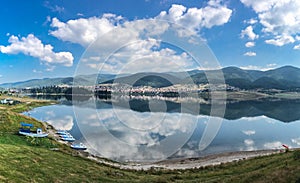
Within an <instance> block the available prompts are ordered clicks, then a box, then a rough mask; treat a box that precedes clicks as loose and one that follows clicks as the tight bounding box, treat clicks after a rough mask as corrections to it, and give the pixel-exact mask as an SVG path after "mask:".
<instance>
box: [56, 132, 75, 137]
mask: <svg viewBox="0 0 300 183" xmlns="http://www.w3.org/2000/svg"><path fill="white" fill-rule="evenodd" d="M59 136H60V137H61V138H73V136H72V135H71V134H69V133H68V134H65V135H59Z"/></svg>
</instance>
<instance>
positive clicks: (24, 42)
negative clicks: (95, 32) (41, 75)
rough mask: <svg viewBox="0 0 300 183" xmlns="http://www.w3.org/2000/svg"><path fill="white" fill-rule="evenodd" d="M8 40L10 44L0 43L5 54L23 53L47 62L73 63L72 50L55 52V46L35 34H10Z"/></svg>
mask: <svg viewBox="0 0 300 183" xmlns="http://www.w3.org/2000/svg"><path fill="white" fill-rule="evenodd" d="M8 42H9V43H10V45H8V46H3V45H0V52H2V53H5V54H18V53H23V54H25V55H29V56H32V57H35V58H38V59H39V60H41V61H43V62H45V63H46V64H63V65H65V66H72V65H73V60H74V58H73V55H72V54H71V53H70V52H54V51H53V46H51V45H50V44H46V45H44V44H43V43H42V41H41V40H39V39H38V38H37V37H35V36H34V35H33V34H29V35H28V36H27V37H22V38H20V39H19V37H17V36H14V35H12V36H10V38H9V40H8Z"/></svg>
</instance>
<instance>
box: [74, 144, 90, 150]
mask: <svg viewBox="0 0 300 183" xmlns="http://www.w3.org/2000/svg"><path fill="white" fill-rule="evenodd" d="M71 148H72V149H75V150H86V149H87V147H86V146H85V145H84V144H83V143H79V144H72V145H71Z"/></svg>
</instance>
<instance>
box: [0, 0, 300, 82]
mask: <svg viewBox="0 0 300 183" xmlns="http://www.w3.org/2000/svg"><path fill="white" fill-rule="evenodd" d="M299 10H300V2H299V1H297V0H285V1H282V0H269V1H260V0H234V1H233V0H232V1H229V0H224V1H222V0H209V1H201V0H189V1H186V0H172V1H171V0H126V1H124V0H110V1H104V0H97V1H96V0H87V1H82V0H72V1H67V0H53V1H38V0H33V1H30V3H29V2H28V1H19V0H10V1H2V2H1V6H0V21H1V28H0V62H1V65H0V68H1V71H0V76H1V77H0V83H4V82H12V81H23V80H27V79H33V78H45V77H63V76H72V75H74V73H75V71H76V68H77V67H78V65H80V64H79V63H81V65H85V66H86V68H88V67H91V68H93V69H94V70H85V71H84V72H83V73H92V72H97V71H98V72H99V67H100V65H101V64H102V65H101V70H100V71H101V72H102V71H103V72H105V73H109V72H117V73H118V72H120V70H121V69H122V68H123V69H124V68H126V67H125V66H127V69H128V68H129V66H130V69H128V70H127V72H140V71H147V70H145V68H146V67H147V68H150V67H152V69H149V70H150V71H168V70H167V69H161V68H169V69H170V70H172V69H173V70H176V67H172V65H170V63H171V64H172V63H173V61H174V62H176V64H178V67H182V68H184V69H191V68H192V66H191V64H189V65H188V64H186V63H185V61H186V60H189V59H190V58H189V57H188V56H186V55H185V54H183V53H182V51H179V50H175V51H171V50H170V49H167V48H165V47H164V46H163V45H162V44H161V43H160V42H159V36H158V35H161V34H162V32H165V31H166V30H168V29H170V25H169V24H168V25H167V24H164V23H162V22H161V21H168V22H172V23H176V24H178V25H180V26H182V27H184V28H186V29H187V30H189V34H187V33H183V35H181V37H182V36H183V37H192V36H196V37H198V38H199V39H201V40H203V41H205V43H206V44H207V45H208V46H209V48H210V49H211V51H212V52H213V54H214V55H215V57H216V58H217V60H218V62H219V64H220V66H222V67H226V66H238V67H241V68H244V69H259V70H266V69H272V68H277V67H280V66H283V65H292V66H296V67H300V11H299ZM141 27H143V28H141ZM113 29H119V31H121V32H119V31H115V33H114V34H109V33H108V32H110V31H112V30H113ZM145 30H146V31H148V33H150V32H151V33H153V32H155V31H158V32H157V33H155V34H156V35H154V36H153V37H151V36H152V34H151V36H148V37H147V40H146V41H145V40H143V39H142V38H141V31H145ZM129 33H132V34H129ZM181 33H182V32H181ZM178 34H179V31H178ZM103 35H106V36H111V37H105V36H104V37H103ZM101 36H102V37H101ZM126 36H127V37H126ZM179 37H180V36H179ZM96 40H98V42H99V43H101V44H102V45H96V44H94V45H92V46H90V44H92V43H95V41H96ZM119 40H120V42H118V41H119ZM132 41H133V42H134V41H135V43H134V44H131V43H132ZM96 42H97V41H96ZM116 42H118V43H116ZM121 43H122V44H125V43H130V44H128V45H127V46H126V47H124V48H123V49H122V50H121V51H119V54H114V55H113V56H112V57H111V58H110V60H108V61H109V62H110V63H109V64H106V65H105V64H104V61H103V60H104V58H102V57H103V56H104V55H106V56H107V55H108V53H107V54H104V53H105V52H107V50H106V48H105V46H107V47H110V46H111V49H112V48H115V47H116V45H119V44H121ZM175 46H176V45H175ZM155 47H158V48H159V49H158V50H157V49H154V48H155ZM91 48H96V49H98V51H99V50H100V51H99V55H94V56H93V57H92V56H91V55H90V54H91V53H92V49H91ZM124 50H125V51H126V53H127V54H129V53H132V54H134V56H135V58H146V59H144V60H143V59H139V61H132V60H131V61H130V59H133V58H132V57H129V56H128V55H127V56H126V57H124V56H123V57H122V59H120V57H119V55H122V54H123V55H124ZM109 51H111V50H109ZM100 52H101V54H100ZM102 53H103V54H102ZM149 55H150V56H149ZM88 58H89V59H90V60H89V59H88ZM163 58H169V59H170V62H168V63H166V62H167V61H165V60H164V59H163ZM118 59H119V60H118ZM125 59H127V60H126V61H125ZM151 59H152V60H151ZM154 60H155V61H154ZM97 62H98V63H97ZM129 62H130V63H132V64H131V65H130V64H129ZM207 62H210V61H209V60H207ZM137 63H138V64H137ZM147 63H152V64H149V65H147ZM103 64H104V65H103ZM139 64H140V65H139ZM157 66H159V67H157ZM142 67H143V68H142ZM200 68H203V69H212V68H213V67H206V66H205V65H202V67H200Z"/></svg>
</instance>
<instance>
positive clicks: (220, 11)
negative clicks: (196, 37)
mask: <svg viewBox="0 0 300 183" xmlns="http://www.w3.org/2000/svg"><path fill="white" fill-rule="evenodd" d="M231 14H232V10H231V9H229V8H227V7H226V6H224V5H222V4H221V3H220V1H215V0H211V1H209V3H208V4H207V6H205V7H203V8H196V7H193V8H186V7H185V6H183V5H178V4H173V5H172V6H171V8H170V9H169V10H168V11H162V12H160V13H159V15H157V16H156V17H154V18H149V19H140V20H133V21H127V20H125V19H124V18H123V17H121V16H117V15H115V14H104V15H103V16H102V17H90V18H79V19H74V20H69V21H67V22H62V21H60V20H59V19H58V18H53V19H52V23H51V27H53V28H54V30H52V31H50V34H51V35H53V36H55V37H57V38H59V39H61V40H63V41H69V42H72V43H78V44H81V45H82V46H85V47H86V46H88V45H89V44H91V43H92V42H93V41H95V40H96V39H97V37H99V36H101V35H103V34H105V33H107V32H109V31H111V30H112V29H113V28H116V27H119V28H120V27H122V28H124V29H128V30H129V31H130V32H132V31H133V32H135V31H141V30H142V29H146V30H148V31H149V32H152V34H154V35H155V34H156V35H157V34H161V33H163V32H164V31H165V30H166V29H167V28H168V24H166V23H164V22H162V20H165V21H169V22H171V23H175V24H178V25H180V26H182V27H184V28H186V29H189V31H193V33H197V32H198V31H200V30H201V29H202V28H204V27H205V28H211V27H213V26H220V25H223V24H225V23H227V22H228V21H229V19H230V17H231ZM121 20H122V21H121ZM150 30H151V31H150ZM118 36H121V35H118ZM115 40H116V39H112V40H111V41H115ZM108 44H109V43H108Z"/></svg>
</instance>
